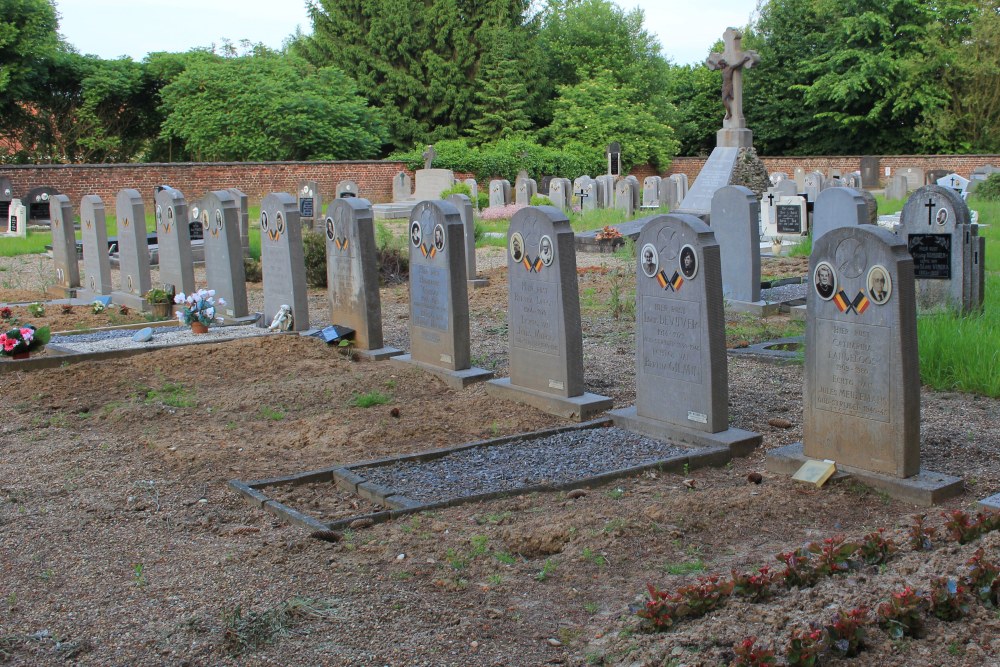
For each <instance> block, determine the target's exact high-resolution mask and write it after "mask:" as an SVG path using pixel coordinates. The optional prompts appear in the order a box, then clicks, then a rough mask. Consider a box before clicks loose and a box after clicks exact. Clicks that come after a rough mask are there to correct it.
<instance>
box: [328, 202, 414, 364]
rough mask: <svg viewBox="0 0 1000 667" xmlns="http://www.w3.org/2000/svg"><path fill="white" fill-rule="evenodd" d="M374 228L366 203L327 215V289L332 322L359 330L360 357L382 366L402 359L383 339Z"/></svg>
mask: <svg viewBox="0 0 1000 667" xmlns="http://www.w3.org/2000/svg"><path fill="white" fill-rule="evenodd" d="M377 253H378V250H377V248H376V245H375V223H374V219H373V216H372V206H371V203H370V202H369V201H368V200H367V199H360V198H349V199H338V200H336V201H334V202H333V203H332V204H330V205H329V206H328V207H327V209H326V284H327V299H328V300H329V304H330V321H331V322H332V323H333V324H336V325H338V326H346V327H349V328H351V329H354V347H353V349H354V350H355V351H357V353H358V354H360V355H361V356H364V357H368V358H369V359H374V360H382V359H388V358H389V357H392V356H396V355H398V354H402V351H401V350H397V349H396V348H394V347H386V345H385V343H384V342H383V339H382V301H381V299H380V297H379V291H378V256H377Z"/></svg>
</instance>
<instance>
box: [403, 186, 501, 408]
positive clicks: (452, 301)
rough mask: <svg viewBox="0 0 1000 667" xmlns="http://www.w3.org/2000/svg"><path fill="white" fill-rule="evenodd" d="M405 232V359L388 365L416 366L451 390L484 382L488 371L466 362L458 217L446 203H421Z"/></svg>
mask: <svg viewBox="0 0 1000 667" xmlns="http://www.w3.org/2000/svg"><path fill="white" fill-rule="evenodd" d="M409 230H410V231H409V240H410V244H409V247H410V354H406V355H402V356H398V357H393V358H392V360H391V361H392V362H393V363H406V364H413V365H415V366H418V367H419V368H422V369H423V370H425V371H428V372H430V373H433V374H434V375H436V376H437V377H439V378H440V379H441V380H442V381H444V382H445V384H447V385H448V386H449V387H452V388H454V389H461V388H463V387H466V386H468V385H470V384H472V383H474V382H481V381H483V380H488V379H490V378H491V377H493V373H492V371H487V370H484V369H482V368H474V367H472V363H471V347H470V341H469V291H468V289H469V288H468V282H467V280H466V276H465V228H464V226H463V225H462V216H461V214H460V213H459V212H458V209H456V208H455V206H454V205H453V204H452V203H450V202H446V201H440V200H437V201H424V202H421V203H419V204H417V206H416V207H414V209H413V213H412V214H411V215H410V226H409Z"/></svg>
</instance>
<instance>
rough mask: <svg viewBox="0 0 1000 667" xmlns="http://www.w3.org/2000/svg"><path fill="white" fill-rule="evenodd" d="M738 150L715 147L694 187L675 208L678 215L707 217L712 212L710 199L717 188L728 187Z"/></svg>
mask: <svg viewBox="0 0 1000 667" xmlns="http://www.w3.org/2000/svg"><path fill="white" fill-rule="evenodd" d="M739 152H740V149H739V148H736V147H717V148H715V149H713V150H712V154H711V155H709V156H708V160H707V161H706V162H705V166H704V167H702V169H701V171H700V172H699V173H698V178H696V179H695V180H694V185H693V186H691V190H690V191H689V192H688V193H687V196H685V197H684V199H683V201H681V203H680V206H679V207H678V208H677V212H678V213H690V214H692V215H708V214H709V212H710V211H711V210H712V197H713V196H714V195H715V191H716V190H718V189H719V188H724V187H726V186H727V185H729V183H730V181H731V179H732V176H733V168H734V167H735V166H736V159H737V157H738V156H739Z"/></svg>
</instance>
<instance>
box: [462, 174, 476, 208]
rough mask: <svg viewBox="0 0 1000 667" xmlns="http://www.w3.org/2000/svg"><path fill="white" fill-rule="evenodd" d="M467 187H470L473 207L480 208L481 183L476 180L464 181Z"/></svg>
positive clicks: (468, 179)
mask: <svg viewBox="0 0 1000 667" xmlns="http://www.w3.org/2000/svg"><path fill="white" fill-rule="evenodd" d="M462 182H463V183H465V184H466V185H467V186H469V199H471V200H472V205H473V206H474V207H475V208H477V209H478V208H479V182H478V181H476V179H474V178H467V179H465V180H464V181H462Z"/></svg>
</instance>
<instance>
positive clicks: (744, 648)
mask: <svg viewBox="0 0 1000 667" xmlns="http://www.w3.org/2000/svg"><path fill="white" fill-rule="evenodd" d="M733 653H735V654H736V657H735V658H734V659H733V661H732V662H731V663H729V664H730V666H731V667H759V666H760V665H776V664H778V660H777V658H775V657H774V649H773V648H767V647H764V646H757V638H756V637H747V638H746V639H744V640H743V641H741V642H740V643H739V644H736V645H734V646H733Z"/></svg>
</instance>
